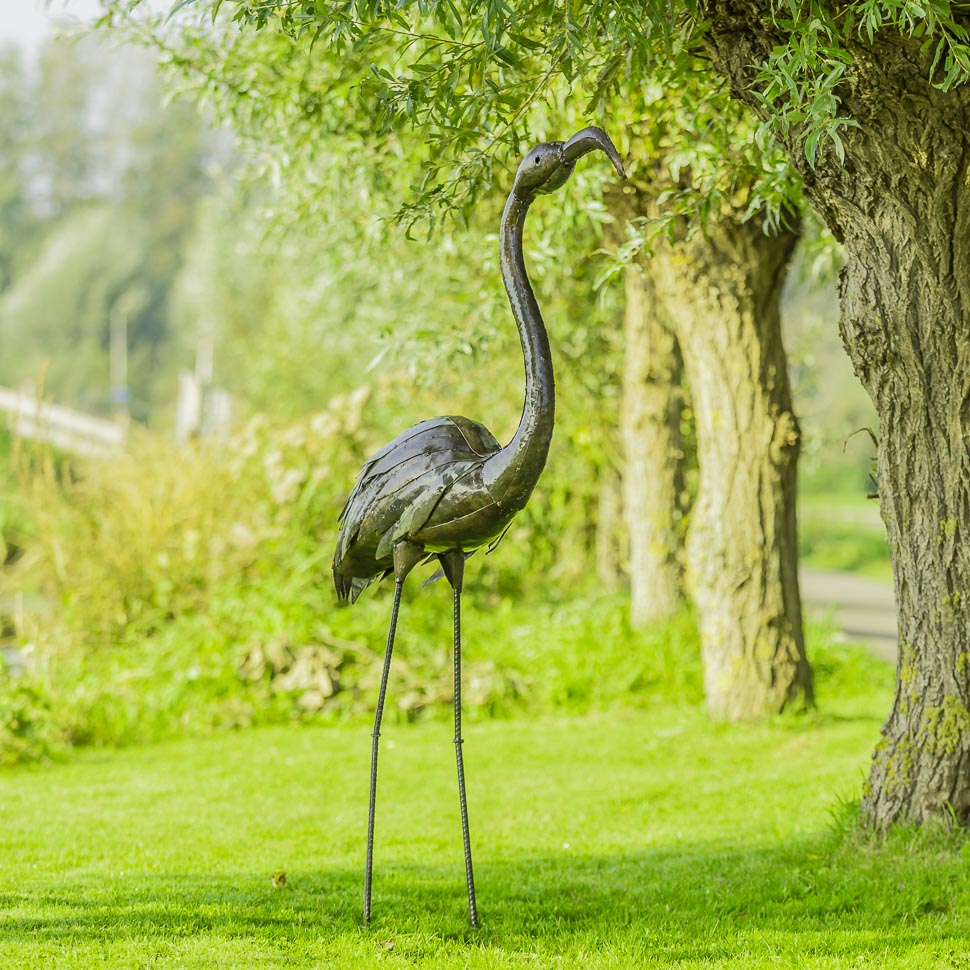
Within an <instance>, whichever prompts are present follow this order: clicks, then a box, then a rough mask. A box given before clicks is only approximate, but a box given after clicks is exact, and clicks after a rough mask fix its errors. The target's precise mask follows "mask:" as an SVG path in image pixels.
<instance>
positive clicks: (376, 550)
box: [333, 127, 624, 926]
mask: <svg viewBox="0 0 970 970" xmlns="http://www.w3.org/2000/svg"><path fill="white" fill-rule="evenodd" d="M594 149H600V150H601V151H604V152H606V154H607V155H608V156H609V158H610V160H611V161H612V162H613V165H614V167H615V168H616V171H617V173H618V174H619V175H620V177H621V178H622V177H624V173H623V165H622V163H621V162H620V156H619V154H618V153H617V151H616V148H615V147H614V146H613V143H612V142H611V141H610V139H609V137H608V136H607V135H606V133H605V132H604V131H603V130H602V129H600V128H594V127H590V128H584V129H583V130H582V131H580V132H578V133H577V134H575V135H573V137H572V138H570V139H569V141H566V142H560V141H553V142H546V143H545V144H542V145H539V146H537V147H536V148H534V149H532V151H530V152H529V153H528V154H527V155H526V157H525V158H524V159H523V160H522V163H521V164H520V165H519V169H518V171H517V172H516V175H515V181H514V183H513V185H512V191H511V193H510V194H509V198H508V201H507V202H506V205H505V211H504V212H503V213H502V222H501V229H500V234H499V257H500V264H501V270H502V279H503V281H504V282H505V289H506V291H507V293H508V297H509V304H510V306H511V308H512V315H513V316H514V317H515V323H516V326H517V327H518V330H519V337H520V340H521V343H522V355H523V359H524V362H525V401H524V403H523V406H522V416H521V418H520V420H519V425H518V428H517V429H516V432H515V435H514V437H513V438H512V440H511V441H510V442H509V443H508V444H507V445H505V447H504V448H503V447H501V446H500V445H499V443H498V441H496V440H495V437H494V436H493V435H492V434H491V432H490V431H488V429H487V428H485V427H484V426H483V425H481V424H478V422H476V421H471V420H469V419H468V418H463V417H456V416H448V417H438V418H431V419H430V420H428V421H422V422H421V423H420V424H416V425H414V426H413V427H411V428H408V429H407V430H406V431H403V432H402V433H401V434H399V435H398V436H397V437H396V438H395V439H394V440H393V441H391V442H390V443H389V444H388V445H386V446H385V447H384V448H382V449H381V450H380V451H379V452H377V454H376V455H374V456H373V457H372V458H371V459H370V461H368V462H367V464H366V465H364V467H363V469H362V471H361V473H360V475H359V476H358V478H357V482H356V483H355V485H354V488H353V491H352V492H351V493H350V497H349V498H348V499H347V504H346V505H345V506H344V509H343V511H342V512H341V514H340V523H341V527H340V533H339V536H338V538H337V548H336V552H335V554H334V559H333V577H334V585H335V586H336V589H337V595H338V596H339V598H340V599H342V600H344V599H348V598H349V599H350V601H351V602H354V601H355V600H356V599H357V597H358V596H359V595H360V593H361V591H362V590H363V589H365V588H366V587H367V586H368V585H370V583H372V582H374V581H375V580H378V579H382V578H384V577H385V576H388V575H392V574H393V576H394V580H395V589H394V604H393V607H392V611H391V623H390V628H389V630H388V637H387V646H386V649H385V654H384V669H383V673H382V677H381V686H380V692H379V695H378V702H377V710H376V713H375V718H374V731H373V734H372V739H373V740H372V749H371V782H370V798H369V803H368V825H367V858H366V869H365V876H364V922H365V923H367V922H369V921H370V912H371V873H372V863H373V844H374V806H375V800H376V788H377V751H378V738H379V737H380V726H381V716H382V713H383V709H384V697H385V693H386V690H387V677H388V671H389V669H390V662H391V652H392V649H393V645H394V634H395V629H396V626H397V616H398V610H399V607H400V601H401V588H402V586H403V584H404V580H405V578H406V577H407V575H408V573H409V572H410V571H411V570H412V569H413V568H414V567H415V566H416V565H417V564H418V563H420V562H423V561H426V560H428V559H432V558H436V559H437V560H438V561H439V563H440V565H441V569H442V572H443V573H444V575H445V576H446V577H447V579H448V581H449V582H450V583H451V586H452V588H453V590H454V620H455V642H454V661H455V747H456V757H457V767H458V791H459V801H460V808H461V819H462V837H463V842H464V850H465V870H466V878H467V886H468V908H469V918H470V920H471V924H472V926H477V925H478V910H477V907H476V903H475V884H474V878H473V875H472V857H471V843H470V839H469V835H468V811H467V805H466V799H465V776H464V767H463V763H462V755H461V638H460V623H459V615H460V598H461V585H462V575H463V571H464V560H465V556H466V555H468V554H469V553H470V552H471V551H473V550H475V549H477V548H479V547H480V546H483V545H485V544H487V543H491V542H494V541H496V540H497V539H498V538H499V537H500V536H501V535H502V534H503V533H504V531H505V530H506V529H507V528H508V525H509V523H510V522H511V521H512V518H513V517H514V516H515V514H516V513H517V512H518V511H520V510H521V509H522V508H524V507H525V504H526V502H527V501H528V500H529V496H530V495H531V494H532V490H533V488H535V485H536V482H537V481H538V480H539V476H540V475H541V474H542V469H543V467H544V466H545V463H546V455H547V454H548V452H549V443H550V441H551V440H552V431H553V424H554V421H555V381H554V378H553V368H552V355H551V353H550V350H549V340H548V338H547V336H546V329H545V326H544V324H543V322H542V316H541V314H540V313H539V307H538V304H537V303H536V299H535V294H534V293H533V292H532V286H531V285H530V283H529V277H528V275H527V273H526V269H525V261H524V259H523V256H522V231H523V227H524V225H525V217H526V214H527V212H528V210H529V206H530V205H531V204H532V202H533V201H534V200H535V197H536V196H537V195H540V194H545V193H549V192H553V191H555V190H556V189H558V188H560V187H561V186H563V185H564V184H565V183H566V181H567V180H568V179H569V176H570V174H571V173H572V171H573V166H574V164H575V162H576V160H577V159H579V158H581V157H582V156H583V155H585V154H587V153H588V152H591V151H593V150H594Z"/></svg>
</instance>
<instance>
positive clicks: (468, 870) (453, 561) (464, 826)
mask: <svg viewBox="0 0 970 970" xmlns="http://www.w3.org/2000/svg"><path fill="white" fill-rule="evenodd" d="M438 558H439V559H440V561H441V567H442V569H443V570H444V573H445V576H446V577H447V578H448V582H450V583H451V586H452V589H453V590H454V600H455V638H454V651H455V760H456V762H457V765H458V801H459V805H460V808H461V836H462V842H463V844H464V848H465V881H466V883H467V886H468V918H469V921H470V922H471V925H472V926H478V906H477V905H476V902H475V875H474V873H473V871H472V844H471V839H470V837H469V834H468V804H467V801H466V798H465V765H464V761H463V759H462V752H461V746H462V743H463V742H462V736H461V587H462V578H463V576H464V571H465V556H464V553H462V552H461V551H457V552H448V553H442V554H441V555H440V556H439V557H438Z"/></svg>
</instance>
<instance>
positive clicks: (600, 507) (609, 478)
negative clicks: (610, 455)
mask: <svg viewBox="0 0 970 970" xmlns="http://www.w3.org/2000/svg"><path fill="white" fill-rule="evenodd" d="M597 484H598V490H597V495H598V499H597V503H596V578H597V579H598V580H599V582H600V585H601V586H602V587H603V589H605V590H607V591H609V592H611V593H612V592H615V591H616V590H618V589H619V588H620V586H621V585H622V584H623V580H624V579H625V575H624V570H623V563H624V562H626V560H627V554H626V541H625V540H626V536H625V534H624V529H623V521H622V520H623V498H622V495H621V490H622V484H621V479H620V475H619V473H618V472H617V470H616V468H615V467H614V466H613V464H612V462H609V461H607V462H605V463H604V465H603V467H602V468H601V469H600V474H599V481H598V483H597Z"/></svg>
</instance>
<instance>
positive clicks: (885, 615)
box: [800, 569, 897, 662]
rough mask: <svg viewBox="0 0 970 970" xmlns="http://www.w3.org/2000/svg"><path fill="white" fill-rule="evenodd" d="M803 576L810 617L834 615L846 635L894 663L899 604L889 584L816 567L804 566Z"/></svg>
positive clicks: (806, 605)
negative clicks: (823, 570)
mask: <svg viewBox="0 0 970 970" xmlns="http://www.w3.org/2000/svg"><path fill="white" fill-rule="evenodd" d="M800 578H801V588H802V600H803V602H804V604H805V607H806V611H807V613H808V615H809V616H818V617H825V616H831V618H832V619H833V620H834V622H835V623H836V624H837V625H838V626H839V627H840V628H841V629H842V630H844V631H845V634H846V636H848V637H850V638H851V639H853V640H860V641H862V642H863V643H865V644H867V645H868V646H869V647H870V648H871V649H872V651H873V652H874V653H876V654H877V655H878V656H880V657H884V658H885V659H886V660H890V661H893V662H895V660H896V636H897V635H896V603H895V600H894V597H893V588H892V586H890V585H889V583H882V582H880V581H879V580H876V579H868V578H866V577H865V576H854V575H852V574H851V573H829V572H821V571H819V570H816V569H802V570H801V572H800Z"/></svg>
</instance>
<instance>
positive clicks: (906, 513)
mask: <svg viewBox="0 0 970 970" xmlns="http://www.w3.org/2000/svg"><path fill="white" fill-rule="evenodd" d="M217 2H218V0H217ZM226 6H229V4H226ZM232 6H234V7H235V8H236V11H237V13H238V15H239V17H240V18H241V19H243V20H248V21H252V22H254V23H256V24H257V25H258V24H260V23H262V24H265V23H266V22H267V18H268V17H269V15H270V14H272V15H273V16H274V17H276V16H279V18H280V19H279V20H278V21H276V22H278V23H279V24H280V25H281V26H283V27H284V28H286V29H291V30H295V31H300V30H306V31H307V36H308V38H309V37H310V36H312V35H313V34H315V33H319V34H320V39H322V40H324V41H327V42H336V43H339V42H341V41H343V40H345V41H346V43H348V44H349V45H351V46H353V45H358V44H360V43H361V42H362V41H366V37H367V36H368V31H369V27H370V25H372V24H373V23H374V21H375V19H377V18H383V17H387V18H390V19H391V20H392V22H393V25H394V27H395V29H397V30H401V31H403V32H407V30H408V29H409V27H408V23H407V18H406V9H407V7H408V6H409V5H407V4H401V3H399V2H394V3H391V2H386V3H385V2H378V0H369V2H363V0H361V2H359V3H353V2H351V3H341V4H339V5H338V4H333V5H331V4H327V3H320V2H318V0H313V2H311V0H297V2H285V3H284V2H277V0H272V2H266V3H261V4H259V5H258V6H257V5H252V4H248V3H234V4H232ZM414 6H415V8H417V7H418V4H415V5H414ZM420 9H421V10H422V11H424V12H425V13H426V15H427V16H428V17H430V18H431V19H432V20H433V21H436V22H437V23H439V24H441V25H442V28H443V29H444V30H445V32H446V33H447V28H448V25H449V24H450V23H451V22H452V20H453V19H454V17H453V14H452V11H454V10H455V9H456V7H455V5H454V4H452V3H446V2H434V0H424V2H422V3H421V4H420ZM462 9H463V10H465V13H466V20H463V21H462V23H463V24H464V25H465V26H467V27H468V28H469V30H471V31H474V36H468V35H465V34H460V35H459V36H458V40H460V41H461V43H462V44H463V45H465V46H463V47H462V49H461V51H460V53H459V55H458V56H459V57H460V58H462V59H463V60H466V61H468V62H469V63H473V62H475V60H476V58H479V60H480V59H481V58H488V57H490V58H492V59H497V60H499V61H512V62H515V61H516V60H517V59H521V58H526V57H528V58H531V59H536V58H539V59H541V60H542V62H543V63H544V64H545V65H546V72H547V73H548V75H549V76H562V77H564V78H566V80H567V81H569V80H570V79H572V78H574V77H576V76H577V72H579V71H582V72H583V73H584V74H585V76H590V72H594V73H595V76H597V77H599V78H601V79H602V80H601V84H600V87H601V88H603V89H604V90H612V91H615V92H618V93H620V94H622V92H623V90H624V89H625V90H628V91H632V90H634V85H636V84H638V83H641V82H642V81H643V79H644V78H645V77H646V76H653V74H654V73H655V71H656V68H657V65H663V66H664V67H665V69H666V71H667V74H668V76H669V79H670V84H671V85H672V86H674V87H675V86H676V85H677V84H678V83H680V82H682V81H683V79H684V78H685V77H686V76H687V74H688V72H694V71H696V70H697V61H696V57H697V56H701V57H703V58H705V60H704V64H705V67H704V71H705V77H707V78H708V79H709V82H710V84H711V85H712V86H713V87H716V86H717V85H718V84H719V83H721V79H727V80H728V81H729V83H730V87H731V93H732V95H733V96H734V97H735V98H737V99H740V100H742V101H743V102H745V103H747V104H748V105H749V106H750V107H751V108H752V109H753V110H754V111H756V112H757V113H758V114H759V115H760V116H761V118H762V119H763V132H762V136H763V137H775V138H778V139H780V141H781V142H782V143H783V144H784V145H785V147H786V151H787V153H788V157H789V159H790V162H791V164H792V165H793V166H794V167H795V168H797V169H798V170H799V171H800V172H801V173H802V175H803V177H804V181H805V192H806V194H807V196H808V198H809V199H810V200H811V201H812V202H813V204H814V205H815V206H816V208H817V209H818V211H819V213H820V214H821V216H822V217H823V219H824V220H825V221H826V223H827V224H828V225H829V227H830V228H831V229H832V231H833V232H834V233H835V234H836V236H837V237H838V238H839V239H840V240H841V241H842V242H843V244H844V246H845V249H846V256H847V262H846V266H845V270H844V271H843V274H842V282H841V300H842V325H841V326H842V333H843V337H844V341H845V344H846V347H847V350H848V352H849V355H850V357H851V358H852V361H853V365H854V367H855V370H856V373H857V374H858V376H859V378H860V379H861V380H862V382H863V384H864V385H865V387H866V389H867V391H868V392H869V394H870V396H871V397H872V400H873V402H874V404H875V407H876V411H877V414H878V417H879V422H880V429H881V438H880V442H879V454H878V484H879V492H880V506H881V510H882V514H883V518H884V521H885V524H886V528H887V531H888V534H889V541H890V545H891V549H892V554H893V571H894V577H895V587H896V596H897V603H898V611H899V627H900V660H899V664H898V667H897V684H896V698H895V702H894V705H893V710H892V713H891V714H890V716H889V719H888V720H887V722H886V725H885V727H884V729H883V737H882V740H881V741H880V743H879V746H878V748H877V751H876V754H875V757H874V759H873V766H872V770H871V772H870V776H869V781H868V784H867V787H866V791H865V795H864V799H863V817H864V819H865V820H866V821H867V822H868V823H869V824H870V825H872V826H874V827H877V828H882V827H885V826H887V825H890V824H892V823H893V822H895V821H898V820H908V821H915V822H922V821H924V820H926V819H931V818H937V817H941V816H953V817H956V818H957V819H959V820H960V821H961V822H964V823H967V822H970V770H968V769H970V662H968V657H970V622H968V619H967V608H966V599H967V595H968V590H970V543H968V542H967V538H968V532H970V448H968V440H967V430H966V429H967V428H968V427H970V394H968V388H970V336H968V334H970V326H968V324H970V283H968V280H970V234H968V233H967V213H968V212H970V123H968V117H970V85H968V83H967V82H968V79H970V33H968V24H970V19H968V17H967V14H966V13H965V12H964V8H963V6H962V5H960V4H950V3H946V2H941V0H928V2H925V3H921V4H916V3H913V2H910V0H883V2H873V0H848V2H845V3H840V4H833V3H823V2H819V0H804V2H798V0H787V2H783V3H779V2H777V0H701V2H698V0H684V2H683V3H679V2H676V0H665V2H662V3H661V2H656V0H653V2H647V3H642V2H637V3H634V2H632V0H623V2H620V3H615V2H607V0H591V2H589V3H585V4H572V3H562V2H558V0H539V2H537V3H533V4H531V5H530V6H529V8H528V12H527V13H525V14H517V13H516V12H515V11H514V10H513V9H512V7H511V5H509V4H507V3H505V2H502V0H484V2H478V3H474V4H468V5H467V7H464V8H462ZM479 55H481V57H479ZM435 70H438V68H437V67H435V66H431V71H430V72H429V74H428V75H427V76H425V77H421V76H418V75H417V74H414V75H412V76H410V77H405V78H400V77H392V78H391V79H390V80H387V79H383V80H381V79H378V80H377V82H376V84H377V90H378V96H379V97H380V98H381V99H382V100H383V102H384V103H386V105H388V110H390V111H392V112H394V111H408V110H411V111H413V112H415V113H416V114H420V113H421V112H422V111H423V110H424V106H426V105H427V104H428V96H427V93H426V89H427V87H428V81H429V79H430V81H431V82H432V84H431V86H432V87H433V82H434V81H435V80H436V78H435V74H434V71H435ZM479 76H481V75H479ZM543 76H545V75H543ZM473 81H474V77H473ZM535 86H536V85H535V84H534V82H533V87H535ZM507 96H508V93H507V92H506V91H504V90H503V89H502V87H501V86H500V85H499V86H497V87H496V88H495V89H494V90H492V89H491V88H489V89H488V90H485V91H484V93H483V91H482V90H480V89H479V87H478V86H476V85H475V84H474V83H471V84H463V85H456V86H455V88H454V90H452V91H450V92H449V91H444V92H443V93H442V100H443V102H444V103H445V105H446V107H448V109H449V111H450V112H452V114H451V116H452V117H455V118H463V117H466V116H467V117H470V118H476V117H479V116H477V115H475V114H474V112H473V111H472V112H471V113H470V114H466V115H463V114H462V113H463V112H468V111H469V109H470V106H471V105H473V104H475V103H477V101H482V100H484V101H489V100H491V101H492V102H493V103H495V102H499V101H500V100H501V99H502V98H504V97H507ZM529 97H531V94H529V95H526V100H528V98H529ZM505 117H508V116H507V115H505ZM517 119H518V115H517V114H514V113H513V115H512V118H511V123H510V124H509V125H508V126H507V127H508V128H509V130H511V129H513V128H515V127H516V121H517ZM468 127H471V126H466V125H457V126H454V128H455V130H454V132H453V133H452V135H451V137H452V138H453V139H454V141H455V143H456V145H457V144H458V143H459V142H460V141H461V139H462V137H463V135H462V132H463V131H464V130H466V128H468ZM443 154H444V155H446V156H447V154H448V153H443ZM452 157H453V156H452ZM727 162H728V164H730V159H728V160H727ZM442 167H444V163H441V164H440V166H439V168H442Z"/></svg>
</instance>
